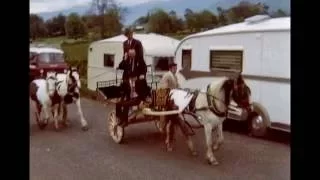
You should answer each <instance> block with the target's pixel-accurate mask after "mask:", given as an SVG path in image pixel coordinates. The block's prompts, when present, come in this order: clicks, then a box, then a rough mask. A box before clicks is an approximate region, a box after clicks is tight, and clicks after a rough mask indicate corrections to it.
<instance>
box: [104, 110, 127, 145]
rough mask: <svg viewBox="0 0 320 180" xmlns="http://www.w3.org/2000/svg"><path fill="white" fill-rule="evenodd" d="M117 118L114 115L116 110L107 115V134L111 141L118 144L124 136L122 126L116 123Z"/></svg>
mask: <svg viewBox="0 0 320 180" xmlns="http://www.w3.org/2000/svg"><path fill="white" fill-rule="evenodd" d="M118 122H119V118H118V117H117V116H116V112H115V111H112V112H111V113H110V114H109V117H108V129H109V134H110V136H111V137H112V139H113V141H114V142H116V143H118V144H120V143H121V142H122V140H123V136H124V128H123V127H122V126H119V125H118Z"/></svg>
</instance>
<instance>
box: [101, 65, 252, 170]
mask: <svg viewBox="0 0 320 180" xmlns="http://www.w3.org/2000/svg"><path fill="white" fill-rule="evenodd" d="M152 75H153V73H152V71H151V77H152ZM147 84H148V87H149V88H148V90H147V91H150V92H148V97H147V98H146V99H145V100H144V101H141V103H139V104H135V105H131V102H130V101H131V99H130V98H129V99H126V100H123V99H122V96H123V95H122V94H121V92H122V91H123V87H121V80H119V79H118V78H117V77H116V79H115V80H112V81H100V82H97V93H98V99H99V100H100V101H101V102H103V103H105V104H111V105H112V104H113V105H115V106H116V108H114V107H113V110H112V111H111V113H110V114H109V116H108V118H107V120H108V129H109V133H110V136H111V137H112V139H113V140H114V141H115V142H116V143H121V142H122V140H123V137H124V128H125V127H126V126H128V125H129V124H135V123H141V122H151V121H154V122H155V124H156V126H157V128H159V130H162V129H161V127H164V126H160V124H161V125H165V126H166V128H165V131H166V144H167V150H168V151H170V149H172V148H171V145H170V142H172V140H173V134H174V128H172V129H171V130H170V124H171V127H173V126H175V125H178V126H179V127H180V129H181V131H182V133H183V134H184V136H185V137H186V139H187V145H188V148H189V150H190V151H191V153H192V154H193V155H195V154H197V153H196V151H195V150H194V146H193V142H192V140H191V136H192V135H193V134H194V132H193V130H192V127H191V125H190V124H189V123H188V122H187V121H186V120H185V115H191V117H192V119H193V120H195V121H196V122H198V123H199V126H196V127H204V132H205V139H206V143H207V153H206V155H207V159H208V162H209V163H211V164H214V165H216V164H218V162H217V160H216V159H215V157H214V154H213V150H216V149H218V148H219V146H220V145H221V143H222V142H223V139H224V137H223V131H222V123H223V121H224V120H225V119H226V117H228V112H229V110H230V109H232V107H240V109H242V110H241V112H240V114H239V115H240V116H243V117H244V118H252V117H253V116H254V115H255V114H254V112H253V111H252V107H251V102H250V88H249V87H248V86H247V85H246V84H245V82H244V80H243V78H242V76H241V75H239V76H237V77H236V78H230V77H229V78H228V77H224V78H222V79H221V80H219V81H215V82H212V83H211V84H209V85H208V86H207V88H206V89H202V90H186V89H161V88H158V86H157V84H158V82H155V81H153V77H152V78H151V81H149V82H147ZM131 88H135V87H131ZM126 104H127V106H129V107H130V109H131V111H128V116H126V117H127V119H126V120H127V123H122V122H121V120H120V116H121V113H122V112H119V111H121V110H120V109H121V108H117V106H119V105H120V107H121V106H122V107H123V105H126ZM252 112H253V113H252ZM167 117H168V118H167ZM163 119H164V120H165V121H163ZM160 122H165V123H164V124H162V123H160ZM168 124H169V125H168ZM167 125H168V126H167ZM168 127H169V128H168ZM193 127H195V126H193ZM170 131H173V133H170ZM212 133H215V135H216V138H214V139H213V137H212V135H213V134H212Z"/></svg>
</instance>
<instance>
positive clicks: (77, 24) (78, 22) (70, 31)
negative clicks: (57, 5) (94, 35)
mask: <svg viewBox="0 0 320 180" xmlns="http://www.w3.org/2000/svg"><path fill="white" fill-rule="evenodd" d="M65 29H66V34H67V36H68V37H69V38H75V39H77V38H79V37H83V36H85V35H86V27H85V24H84V22H83V21H82V19H81V18H80V16H79V15H78V14H77V13H71V14H69V16H68V18H67V20H66V24H65Z"/></svg>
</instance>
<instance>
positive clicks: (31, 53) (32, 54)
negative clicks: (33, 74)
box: [29, 52, 37, 61]
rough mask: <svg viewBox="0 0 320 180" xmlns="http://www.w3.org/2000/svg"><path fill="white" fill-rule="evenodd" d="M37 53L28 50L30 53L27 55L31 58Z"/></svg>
mask: <svg viewBox="0 0 320 180" xmlns="http://www.w3.org/2000/svg"><path fill="white" fill-rule="evenodd" d="M35 55H37V53H35V52H30V55H29V60H30V61H31V60H33V58H34V56H35Z"/></svg>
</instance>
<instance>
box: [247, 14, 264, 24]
mask: <svg viewBox="0 0 320 180" xmlns="http://www.w3.org/2000/svg"><path fill="white" fill-rule="evenodd" d="M267 19H270V16H268V15H256V16H251V17H249V18H246V19H245V20H244V21H245V22H247V23H258V22H261V21H264V20H267Z"/></svg>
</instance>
